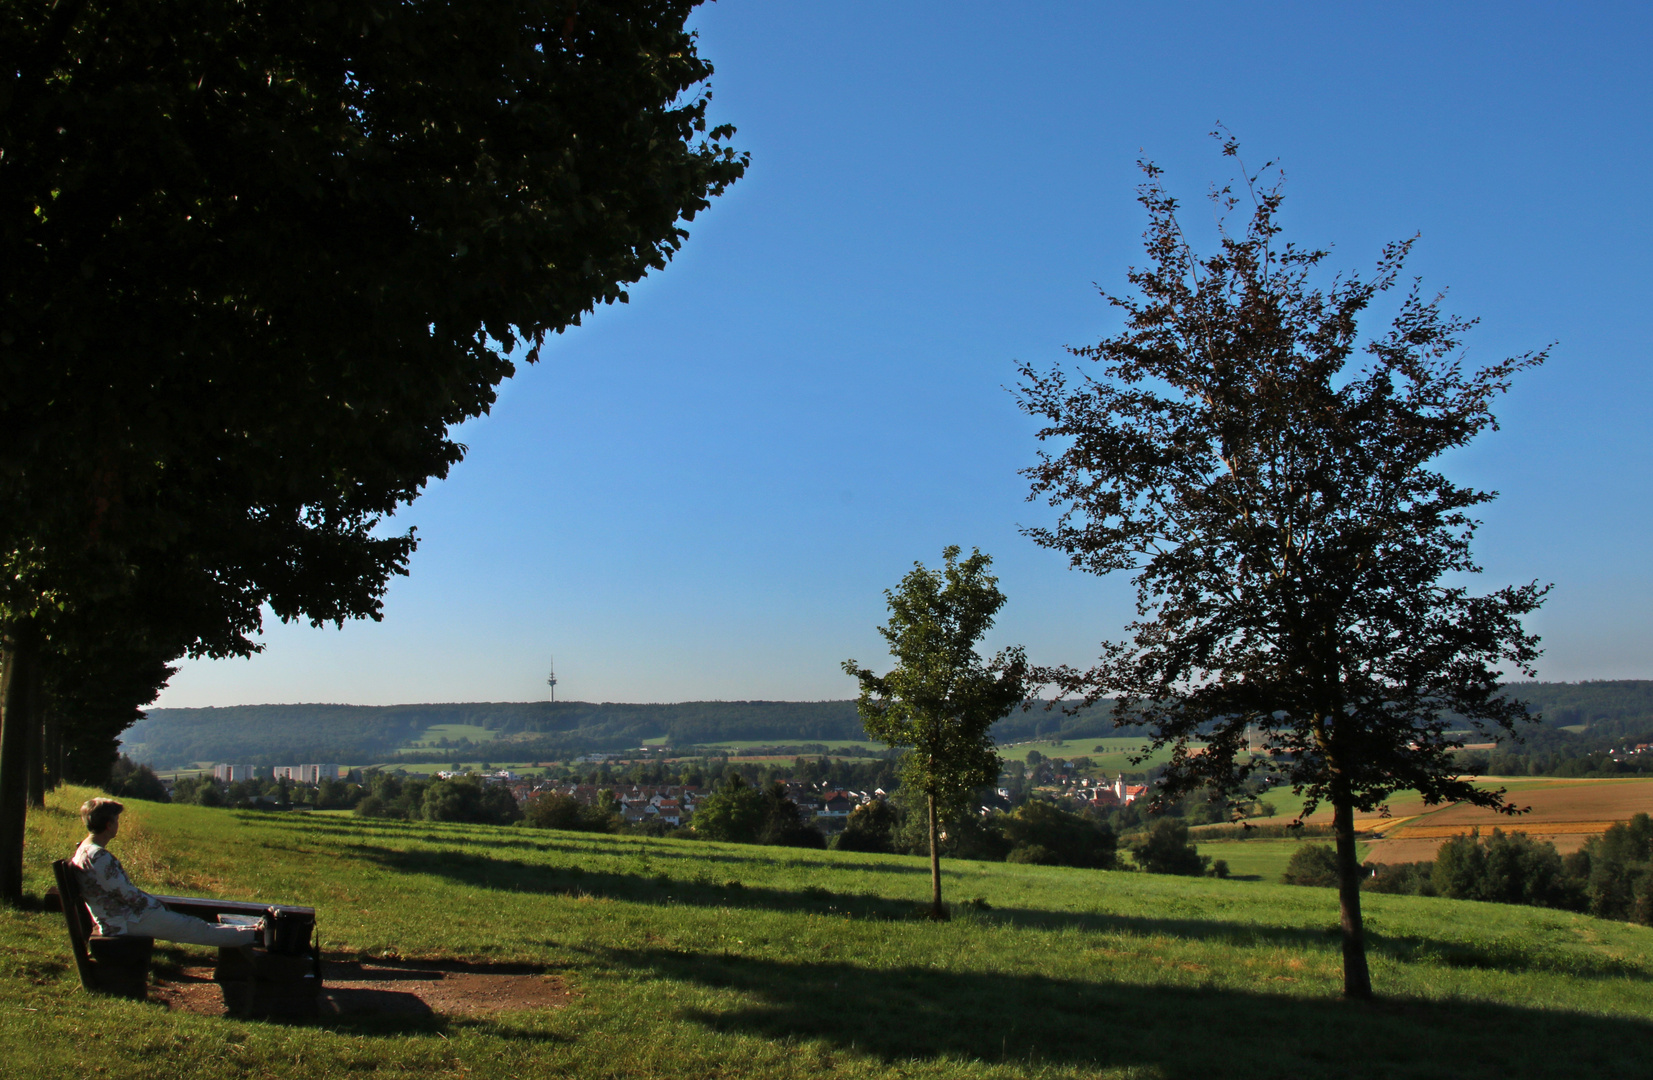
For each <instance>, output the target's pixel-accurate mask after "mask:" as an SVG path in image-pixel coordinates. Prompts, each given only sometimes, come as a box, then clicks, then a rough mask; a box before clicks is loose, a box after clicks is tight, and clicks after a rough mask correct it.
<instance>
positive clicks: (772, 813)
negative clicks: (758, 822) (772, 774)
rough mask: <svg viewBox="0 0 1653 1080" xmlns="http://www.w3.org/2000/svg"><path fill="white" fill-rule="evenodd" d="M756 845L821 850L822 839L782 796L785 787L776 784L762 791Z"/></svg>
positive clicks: (824, 843)
mask: <svg viewBox="0 0 1653 1080" xmlns="http://www.w3.org/2000/svg"><path fill="white" fill-rule="evenodd" d="M758 843H760V844H773V845H775V846H777V847H801V848H824V847H826V837H824V836H822V835H821V830H820V829H817V828H816V827H815V825H814V823H812V822H809V821H805V820H804V816H803V812H802V811H801V810H799V809H798V804H797V803H795V802H793V801H792V800H791V798H789V797H788V796H787V794H786V786H785V785H784V784H781V783H779V782H778V781H777V782H775V783H772V784H770V785H769V786H768V787H767V788H766V789H765V790H764V821H763V831H762V832H760V833H759V834H758Z"/></svg>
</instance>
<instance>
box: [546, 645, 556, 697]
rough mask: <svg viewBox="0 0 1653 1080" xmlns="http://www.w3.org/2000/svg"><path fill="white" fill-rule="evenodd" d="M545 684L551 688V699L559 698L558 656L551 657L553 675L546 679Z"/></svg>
mask: <svg viewBox="0 0 1653 1080" xmlns="http://www.w3.org/2000/svg"><path fill="white" fill-rule="evenodd" d="M545 685H546V686H549V687H550V688H551V700H552V701H556V700H557V658H556V657H554V656H553V657H552V658H551V676H550V678H548V679H546V680H545Z"/></svg>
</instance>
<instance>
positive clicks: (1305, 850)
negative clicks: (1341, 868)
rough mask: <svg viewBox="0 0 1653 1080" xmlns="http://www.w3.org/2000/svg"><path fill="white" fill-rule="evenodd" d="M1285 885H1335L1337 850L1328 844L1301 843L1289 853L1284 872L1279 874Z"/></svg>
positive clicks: (1320, 886) (1323, 886)
mask: <svg viewBox="0 0 1653 1080" xmlns="http://www.w3.org/2000/svg"><path fill="white" fill-rule="evenodd" d="M1281 880H1283V881H1284V882H1285V883H1286V884H1287V885H1313V886H1316V887H1318V888H1328V889H1329V888H1335V887H1336V886H1337V852H1336V850H1334V849H1333V848H1332V847H1331V845H1330V844H1303V845H1301V846H1299V847H1298V849H1297V850H1296V851H1294V852H1292V853H1291V859H1290V860H1288V861H1287V863H1286V872H1285V873H1284V874H1283V875H1281Z"/></svg>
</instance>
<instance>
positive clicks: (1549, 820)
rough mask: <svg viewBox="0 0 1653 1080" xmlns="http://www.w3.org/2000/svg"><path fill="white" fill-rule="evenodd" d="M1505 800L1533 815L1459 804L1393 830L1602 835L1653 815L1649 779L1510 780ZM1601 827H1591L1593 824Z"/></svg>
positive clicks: (1409, 833) (1406, 833) (1410, 833)
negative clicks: (1545, 828)
mask: <svg viewBox="0 0 1653 1080" xmlns="http://www.w3.org/2000/svg"><path fill="white" fill-rule="evenodd" d="M1505 786H1507V787H1508V788H1509V797H1510V800H1511V801H1512V802H1514V803H1515V804H1516V805H1517V806H1523V807H1531V808H1532V809H1531V811H1530V812H1528V813H1525V814H1522V815H1520V816H1519V817H1515V818H1510V817H1506V816H1505V815H1503V814H1498V813H1495V812H1493V811H1491V810H1485V809H1482V808H1481V807H1478V806H1466V805H1463V804H1458V805H1456V806H1447V807H1443V808H1441V809H1439V810H1436V811H1433V812H1430V813H1425V814H1421V815H1419V816H1418V817H1416V818H1414V819H1413V820H1412V821H1409V822H1407V823H1406V824H1405V825H1403V826H1402V827H1401V828H1400V829H1398V830H1397V831H1396V835H1398V836H1423V835H1450V833H1439V834H1434V833H1423V832H1421V831H1420V830H1423V829H1430V830H1434V829H1440V828H1445V829H1451V830H1456V831H1457V832H1468V831H1469V830H1470V829H1472V828H1477V827H1479V828H1481V829H1483V830H1490V829H1492V828H1493V827H1494V826H1497V827H1500V828H1504V829H1510V828H1520V829H1521V831H1522V832H1534V831H1538V829H1539V826H1541V825H1551V826H1558V825H1562V824H1565V825H1566V826H1567V828H1556V829H1555V830H1554V831H1557V832H1577V831H1584V832H1601V831H1602V830H1604V829H1606V828H1607V826H1608V825H1610V824H1612V823H1613V822H1615V821H1625V820H1627V819H1629V818H1631V817H1633V816H1634V815H1636V814H1653V781H1649V780H1640V779H1637V780H1546V781H1540V782H1529V783H1520V782H1512V783H1509V784H1507V785H1505ZM1597 825H1599V827H1591V826H1597Z"/></svg>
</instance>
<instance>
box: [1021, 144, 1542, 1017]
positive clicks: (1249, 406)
mask: <svg viewBox="0 0 1653 1080" xmlns="http://www.w3.org/2000/svg"><path fill="white" fill-rule="evenodd" d="M1225 150H1226V151H1227V153H1228V154H1230V155H1234V154H1235V152H1236V147H1235V145H1234V144H1233V142H1232V141H1229V142H1228V143H1227V145H1226V147H1225ZM1146 169H1147V173H1148V182H1147V183H1146V184H1145V185H1144V187H1143V188H1142V192H1141V202H1142V204H1143V205H1144V206H1145V207H1146V208H1147V211H1148V218H1149V227H1148V231H1147V233H1146V242H1147V254H1148V260H1147V265H1146V266H1144V267H1141V268H1138V269H1135V270H1133V271H1131V273H1130V276H1129V280H1130V282H1131V284H1132V285H1133V286H1135V288H1136V290H1137V294H1136V295H1133V296H1125V297H1110V299H1111V300H1112V302H1113V303H1114V304H1115V305H1116V306H1118V307H1119V308H1121V309H1122V310H1123V312H1124V315H1125V323H1126V326H1125V329H1124V331H1123V332H1122V333H1120V334H1118V335H1117V336H1114V337H1110V338H1107V339H1104V340H1103V341H1102V342H1101V343H1100V344H1098V345H1096V346H1094V347H1091V348H1084V349H1078V350H1075V353H1076V354H1077V355H1078V356H1079V357H1081V358H1082V359H1084V360H1086V361H1089V362H1093V363H1094V364H1095V365H1096V366H1095V368H1093V369H1091V370H1088V371H1085V372H1083V373H1081V374H1080V375H1079V376H1078V378H1077V380H1075V379H1074V378H1073V377H1072V376H1071V375H1070V374H1069V373H1068V372H1066V371H1063V370H1061V369H1059V368H1058V369H1053V370H1049V371H1036V370H1034V369H1033V368H1031V367H1024V368H1023V369H1022V375H1023V377H1024V383H1023V385H1022V388H1021V402H1022V406H1023V408H1024V409H1025V410H1026V411H1027V412H1029V413H1030V414H1032V415H1034V416H1036V417H1039V418H1041V419H1042V420H1044V421H1046V426H1045V427H1044V428H1043V430H1041V431H1040V433H1039V438H1040V439H1041V440H1045V441H1048V442H1049V443H1051V444H1053V446H1054V449H1053V451H1050V452H1043V453H1041V455H1040V459H1039V463H1038V464H1037V465H1036V466H1034V467H1033V468H1031V469H1029V470H1028V475H1029V476H1030V477H1031V479H1032V482H1033V485H1032V497H1034V498H1045V499H1048V500H1049V501H1050V503H1051V504H1052V505H1054V506H1057V507H1060V508H1062V516H1061V518H1060V519H1059V521H1058V522H1057V524H1056V525H1055V526H1054V527H1053V528H1035V529H1031V530H1029V532H1030V533H1031V535H1032V536H1033V538H1034V539H1035V540H1037V541H1038V542H1039V543H1041V544H1043V545H1045V546H1047V547H1051V548H1055V549H1057V550H1060V551H1063V552H1066V553H1067V554H1068V555H1069V556H1070V557H1071V559H1072V562H1073V565H1074V566H1075V567H1079V568H1082V569H1085V570H1089V571H1091V572H1094V573H1104V574H1105V573H1111V572H1113V571H1117V570H1131V571H1134V572H1135V574H1136V577H1135V582H1136V587H1137V603H1138V610H1139V611H1140V613H1141V618H1140V620H1139V621H1138V622H1136V623H1134V624H1133V625H1132V626H1131V627H1129V628H1128V629H1129V632H1130V633H1131V638H1130V640H1129V641H1126V642H1118V643H1112V644H1108V645H1106V646H1105V647H1104V653H1103V656H1102V659H1101V663H1100V664H1098V665H1097V666H1096V667H1095V668H1093V669H1092V670H1090V671H1089V672H1085V673H1079V674H1075V675H1073V676H1072V677H1071V678H1069V679H1068V680H1067V683H1068V686H1069V688H1070V689H1073V690H1076V691H1081V692H1083V693H1084V694H1085V695H1086V696H1087V697H1088V698H1089V699H1090V700H1091V701H1095V700H1097V699H1098V698H1099V697H1101V696H1103V695H1109V696H1113V697H1114V698H1115V716H1116V718H1117V719H1119V720H1121V721H1124V720H1129V721H1131V722H1136V723H1140V722H1143V721H1146V722H1147V723H1148V724H1149V725H1150V726H1151V727H1152V729H1153V732H1154V736H1155V740H1154V748H1155V749H1158V748H1162V747H1167V746H1169V747H1170V748H1171V749H1172V751H1173V756H1172V758H1171V761H1170V764H1169V766H1168V767H1167V770H1166V773H1165V778H1164V782H1163V783H1164V786H1163V788H1162V794H1163V796H1164V797H1176V796H1178V795H1181V794H1183V793H1185V792H1188V791H1191V790H1195V789H1200V788H1207V787H1209V788H1213V789H1215V790H1217V791H1219V792H1220V791H1229V790H1233V789H1235V788H1237V787H1238V786H1240V785H1241V784H1242V783H1243V782H1244V781H1245V779H1246V778H1247V776H1248V775H1249V774H1251V773H1252V772H1255V771H1258V770H1263V769H1266V770H1268V771H1270V772H1276V773H1283V774H1284V775H1285V776H1287V777H1288V778H1289V779H1290V780H1291V782H1292V783H1293V784H1294V785H1295V786H1296V788H1297V790H1299V791H1301V792H1304V793H1306V794H1307V795H1308V798H1309V807H1310V809H1312V807H1313V805H1314V804H1315V803H1316V802H1321V801H1324V802H1329V803H1330V804H1331V806H1332V808H1333V814H1334V821H1335V824H1336V827H1337V833H1338V855H1339V864H1340V867H1341V885H1340V890H1341V901H1342V906H1343V930H1344V961H1345V963H1344V971H1345V990H1346V992H1347V993H1348V994H1350V995H1351V996H1356V997H1364V996H1367V995H1369V994H1370V981H1369V979H1368V976H1367V969H1366V961H1365V946H1364V936H1363V931H1362V927H1361V919H1360V892H1359V867H1358V865H1357V861H1356V858H1355V844H1354V832H1353V812H1354V811H1355V810H1357V809H1359V810H1368V811H1370V810H1374V809H1376V808H1378V807H1379V806H1381V805H1382V803H1383V801H1384V800H1385V799H1386V798H1387V797H1388V796H1389V795H1390V794H1391V793H1393V792H1395V791H1398V790H1401V789H1404V788H1417V789H1418V790H1419V791H1421V792H1422V793H1423V796H1424V799H1425V800H1426V801H1428V802H1430V803H1436V802H1440V801H1442V800H1465V801H1469V802H1473V803H1477V804H1479V805H1483V806H1493V807H1499V808H1504V809H1508V807H1507V805H1506V804H1505V802H1504V799H1503V792H1502V791H1489V790H1486V789H1484V788H1477V787H1474V786H1472V785H1471V784H1469V783H1467V782H1465V781H1464V780H1462V779H1460V778H1459V777H1458V775H1457V772H1458V770H1457V768H1456V766H1455V763H1454V761H1453V758H1452V751H1453V750H1454V749H1455V748H1458V747H1461V746H1462V745H1463V740H1462V738H1461V736H1460V734H1459V732H1461V730H1462V729H1463V728H1464V727H1466V726H1473V727H1475V728H1476V729H1478V730H1480V731H1483V732H1485V733H1487V734H1489V735H1496V734H1498V733H1502V732H1508V731H1510V730H1512V728H1513V725H1514V724H1515V722H1516V721H1517V720H1518V719H1520V718H1522V717H1523V716H1525V710H1524V708H1523V707H1522V705H1521V704H1520V703H1519V702H1516V701H1514V700H1511V699H1509V698H1506V697H1504V696H1503V695H1502V694H1501V693H1500V692H1499V686H1500V681H1501V677H1502V671H1501V665H1506V664H1507V665H1511V666H1513V667H1515V668H1516V669H1517V670H1519V671H1521V672H1523V673H1525V674H1527V675H1529V676H1530V675H1531V674H1532V672H1531V665H1532V663H1533V661H1534V660H1535V659H1536V657H1537V655H1538V653H1537V639H1536V638H1535V637H1534V636H1532V635H1530V634H1528V633H1527V632H1526V631H1525V630H1524V629H1523V627H1522V624H1521V619H1522V617H1523V616H1525V615H1526V614H1528V613H1529V612H1531V611H1533V610H1534V609H1535V608H1536V607H1537V606H1538V604H1539V603H1540V602H1541V599H1542V597H1543V593H1544V589H1542V588H1540V587H1538V586H1537V585H1527V586H1520V587H1513V588H1504V589H1501V590H1498V591H1495V592H1492V593H1489V594H1485V595H1475V594H1472V593H1471V592H1470V591H1469V590H1468V589H1467V588H1466V587H1465V585H1464V580H1465V576H1466V575H1469V574H1472V573H1474V572H1475V571H1476V569H1477V568H1476V566H1475V564H1474V562H1473V560H1472V558H1471V555H1470V539H1471V537H1472V535H1473V532H1474V529H1475V524H1476V522H1475V520H1474V519H1473V517H1472V516H1471V511H1472V509H1473V508H1474V507H1476V506H1477V505H1480V504H1484V503H1486V502H1487V501H1489V500H1490V499H1491V498H1492V497H1493V495H1492V493H1490V492H1485V491H1479V490H1475V489H1472V488H1466V487H1462V486H1459V485H1457V484H1454V483H1453V482H1451V481H1450V480H1448V479H1447V478H1446V477H1445V476H1443V475H1442V474H1441V473H1439V472H1438V471H1436V469H1435V467H1434V463H1435V461H1436V460H1437V459H1438V458H1439V457H1440V456H1441V455H1442V454H1444V453H1445V452H1447V451H1449V450H1451V449H1453V448H1455V447H1459V446H1462V445H1464V444H1465V443H1467V442H1468V441H1469V440H1471V439H1472V438H1474V437H1475V436H1476V435H1477V434H1478V433H1480V432H1482V431H1484V430H1486V429H1487V428H1488V427H1490V426H1492V424H1493V422H1494V421H1493V415H1492V412H1491V410H1490V405H1491V402H1492V400H1493V399H1494V398H1495V397H1496V396H1497V395H1498V394H1499V393H1500V392H1502V391H1503V390H1504V389H1505V388H1506V387H1507V385H1508V384H1509V380H1510V379H1511V377H1512V376H1513V375H1515V373H1516V372H1518V371H1519V370H1521V369H1522V368H1525V367H1528V366H1531V365H1533V364H1536V363H1539V362H1540V361H1541V360H1542V354H1534V355H1528V356H1523V357H1518V358H1516V359H1512V360H1507V361H1504V362H1501V363H1497V364H1494V365H1492V366H1490V367H1487V368H1484V369H1482V370H1479V371H1465V370H1464V368H1463V366H1462V364H1461V362H1460V359H1459V341H1460V338H1461V335H1462V334H1463V332H1464V331H1465V330H1466V329H1467V328H1468V326H1469V325H1470V324H1469V323H1467V322H1465V321H1462V320H1458V319H1454V318H1451V317H1449V316H1445V315H1443V314H1442V313H1441V310H1440V306H1439V298H1435V299H1431V298H1428V297H1426V296H1424V295H1422V294H1420V293H1419V292H1418V290H1417V288H1416V286H1415V285H1414V287H1413V288H1412V289H1411V290H1409V291H1408V292H1406V293H1405V294H1404V296H1403V297H1402V298H1401V299H1400V301H1399V303H1398V304H1397V305H1396V313H1395V315H1394V317H1393V321H1392V323H1391V325H1390V327H1389V328H1388V330H1387V331H1386V332H1384V333H1381V334H1379V335H1377V336H1374V337H1368V338H1362V337H1361V336H1360V335H1359V333H1358V328H1357V323H1358V320H1359V317H1360V316H1361V315H1362V313H1363V312H1364V311H1365V310H1366V309H1367V307H1368V306H1369V305H1371V304H1372V303H1373V302H1374V301H1375V300H1376V299H1377V298H1378V297H1379V296H1380V295H1381V294H1383V293H1385V292H1386V291H1387V290H1390V289H1391V288H1393V287H1394V286H1395V285H1396V283H1397V281H1398V279H1399V274H1400V270H1401V266H1402V262H1403V260H1404V259H1405V256H1406V253H1407V251H1408V249H1409V248H1410V246H1411V245H1410V242H1407V243H1400V244H1395V245H1391V246H1390V247H1389V248H1388V249H1387V250H1386V251H1385V253H1384V255H1383V257H1382V259H1381V261H1380V263H1379V265H1378V269H1377V273H1376V274H1375V275H1374V276H1373V277H1372V278H1371V279H1370V280H1361V279H1360V278H1358V277H1354V276H1343V277H1339V278H1337V279H1335V280H1334V281H1332V282H1331V283H1330V285H1329V287H1327V288H1325V289H1321V288H1317V287H1315V286H1313V285H1312V284H1311V282H1310V276H1311V274H1312V273H1313V272H1314V271H1315V270H1316V268H1317V267H1318V266H1319V264H1320V263H1321V262H1322V261H1323V259H1324V258H1325V256H1326V252H1324V251H1320V250H1313V249H1304V248H1299V247H1296V246H1294V245H1292V244H1289V243H1283V242H1282V241H1281V240H1280V239H1279V233H1280V225H1279V223H1278V220H1277V213H1278V210H1279V208H1280V205H1281V195H1280V189H1279V186H1278V184H1275V185H1274V186H1272V187H1269V188H1266V189H1259V188H1257V187H1256V180H1257V178H1256V177H1255V176H1253V177H1251V178H1249V179H1248V181H1247V190H1248V191H1250V192H1251V193H1252V196H1253V212H1252V214H1251V217H1250V220H1249V222H1248V227H1247V229H1246V230H1245V232H1244V233H1243V235H1232V234H1229V233H1228V232H1227V231H1226V230H1225V231H1224V233H1223V235H1222V237H1221V240H1220V245H1219V247H1218V250H1217V252H1216V253H1215V254H1212V255H1210V256H1207V257H1204V258H1199V257H1196V256H1195V255H1194V254H1193V252H1192V250H1191V248H1190V246H1189V243H1188V240H1187V239H1186V237H1185V236H1184V233H1183V231H1182V229H1181V226H1180V225H1179V223H1178V221H1177V203H1176V200H1175V199H1173V198H1172V197H1171V196H1170V195H1168V194H1167V193H1166V191H1165V190H1164V188H1163V187H1162V186H1161V184H1160V182H1159V171H1158V169H1156V168H1154V167H1153V166H1152V165H1149V166H1146ZM1216 198H1217V199H1218V201H1219V203H1220V204H1221V207H1220V208H1221V209H1222V210H1224V211H1226V210H1228V209H1232V208H1233V207H1234V206H1235V205H1237V200H1236V199H1235V198H1234V196H1233V195H1232V194H1231V193H1230V192H1228V190H1227V189H1223V190H1222V191H1219V192H1218V193H1217V195H1216ZM1093 372H1094V373H1093ZM1254 735H1260V738H1261V742H1262V749H1261V753H1260V754H1257V755H1254V754H1252V752H1251V748H1252V746H1253V745H1254V741H1253V738H1254Z"/></svg>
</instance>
